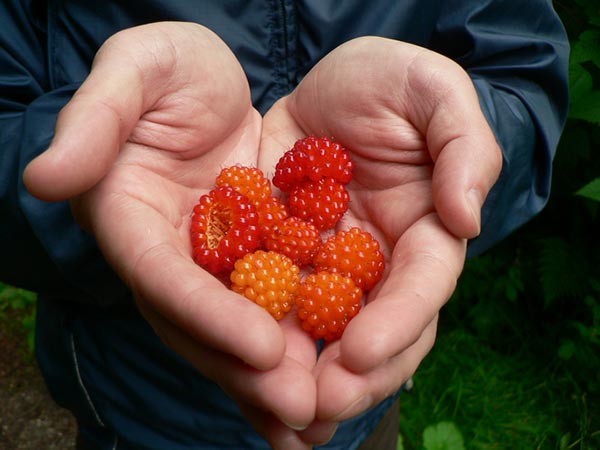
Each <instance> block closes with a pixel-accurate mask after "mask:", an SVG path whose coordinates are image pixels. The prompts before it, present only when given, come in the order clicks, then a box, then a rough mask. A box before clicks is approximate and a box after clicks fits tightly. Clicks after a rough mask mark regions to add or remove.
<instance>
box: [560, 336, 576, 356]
mask: <svg viewBox="0 0 600 450" xmlns="http://www.w3.org/2000/svg"><path fill="white" fill-rule="evenodd" d="M576 351H577V346H576V345H575V342H573V341H572V340H571V339H567V340H566V341H564V342H563V343H562V344H561V345H560V347H558V356H559V358H561V359H563V360H565V361H567V360H569V359H571V357H572V356H573V355H574V354H575V352H576Z"/></svg>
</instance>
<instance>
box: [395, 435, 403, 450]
mask: <svg viewBox="0 0 600 450" xmlns="http://www.w3.org/2000/svg"><path fill="white" fill-rule="evenodd" d="M396 450H404V439H402V435H401V434H400V433H398V443H397V444H396Z"/></svg>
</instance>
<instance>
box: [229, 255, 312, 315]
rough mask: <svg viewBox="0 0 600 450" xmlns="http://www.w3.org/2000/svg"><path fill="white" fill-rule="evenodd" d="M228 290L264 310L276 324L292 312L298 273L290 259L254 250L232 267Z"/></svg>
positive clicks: (298, 278) (298, 283)
mask: <svg viewBox="0 0 600 450" xmlns="http://www.w3.org/2000/svg"><path fill="white" fill-rule="evenodd" d="M230 279H231V283H232V285H231V289H232V290H233V291H235V292H237V293H238V294H242V295H244V296H245V297H246V298H248V299H250V300H252V301H253V302H254V303H256V304H257V305H259V306H261V307H263V308H264V309H266V310H267V311H268V312H269V313H270V314H271V315H272V316H273V317H274V318H275V319H276V320H280V319H282V318H283V317H284V316H285V315H286V313H287V312H288V311H289V310H290V309H291V308H292V305H293V303H294V294H295V293H296V291H297V289H298V286H299V285H300V269H299V268H298V266H297V265H295V264H294V263H293V262H292V260H291V259H290V258H288V257H287V256H285V255H282V254H280V253H277V252H273V251H269V252H266V251H263V250H257V251H256V252H254V253H249V254H247V255H246V256H244V257H243V258H242V259H240V260H238V261H237V262H236V263H235V266H234V270H233V272H231V276H230Z"/></svg>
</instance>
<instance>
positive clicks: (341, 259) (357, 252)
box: [313, 227, 385, 291]
mask: <svg viewBox="0 0 600 450" xmlns="http://www.w3.org/2000/svg"><path fill="white" fill-rule="evenodd" d="M313 265H314V267H315V270H329V271H331V272H337V273H341V274H343V275H345V276H347V277H350V278H352V280H354V283H356V285H357V286H358V287H360V288H361V289H362V290H363V291H368V290H370V289H373V287H374V286H375V285H376V284H377V283H378V282H379V280H381V277H382V276H383V271H384V269H385V260H384V257H383V253H381V251H380V245H379V242H377V240H376V239H375V238H374V237H373V236H372V235H371V233H369V232H366V231H363V230H361V229H359V228H356V227H354V228H351V229H350V230H348V231H339V232H337V233H336V234H335V235H334V236H331V237H330V238H329V239H327V240H326V241H325V242H324V243H323V245H322V246H321V248H320V249H319V251H318V252H317V253H316V255H315V257H314V258H313Z"/></svg>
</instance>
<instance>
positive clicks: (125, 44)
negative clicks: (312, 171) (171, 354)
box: [24, 23, 316, 449]
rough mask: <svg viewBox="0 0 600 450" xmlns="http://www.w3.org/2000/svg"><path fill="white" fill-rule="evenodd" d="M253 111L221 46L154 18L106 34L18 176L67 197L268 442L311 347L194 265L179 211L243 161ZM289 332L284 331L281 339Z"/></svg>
mask: <svg viewBox="0 0 600 450" xmlns="http://www.w3.org/2000/svg"><path fill="white" fill-rule="evenodd" d="M261 126H262V118H261V117H260V115H259V114H258V112H257V111H256V110H254V108H253V107H252V105H251V100H250V91H249V87H248V83H247V80H246V77H245V74H244V72H243V70H242V69H241V66H240V65H239V63H238V61H237V60H236V58H235V57H234V56H233V54H232V53H231V52H230V50H229V49H228V48H227V46H226V45H225V44H224V43H223V42H222V41H221V40H220V39H219V38H218V37H217V36H216V35H215V34H213V33H212V32H210V31H209V30H207V29H206V28H204V27H202V26H199V25H195V24H189V23H155V24H151V25H145V26H141V27H136V28H132V29H128V30H125V31H122V32H120V33H117V34H116V35H114V36H113V37H111V38H110V39H109V40H108V41H107V42H106V43H105V44H104V45H103V46H102V47H101V49H100V50H99V52H98V54H97V56H96V58H95V60H94V64H93V67H92V71H91V73H90V75H89V77H88V78H87V79H86V81H85V82H84V83H83V84H82V86H81V88H80V89H79V90H78V91H77V92H76V94H75V95H74V97H73V98H72V100H71V101H70V102H69V103H68V105H67V106H66V107H65V108H64V109H63V110H62V111H61V112H60V115H59V118H58V122H57V127H56V134H55V137H54V139H53V141H52V143H51V146H50V148H49V149H48V150H47V151H46V152H45V153H43V154H42V155H40V156H39V157H38V158H36V159H35V160H34V161H32V162H31V163H30V165H29V166H28V167H27V169H26V172H25V174H24V177H25V182H26V185H27V187H28V189H29V190H30V191H31V193H32V194H34V195H36V196H37V197H39V198H41V199H44V200H49V201H53V200H62V199H70V200H71V206H72V210H73V213H74V215H75V217H76V219H77V220H78V221H79V223H80V224H81V225H82V227H84V228H85V229H87V230H89V231H90V232H91V233H92V234H93V235H94V237H95V238H96V240H97V242H98V245H99V246H100V248H101V250H102V251H103V253H104V255H105V257H106V259H107V261H108V262H109V263H110V264H111V265H112V266H113V267H114V269H115V270H116V272H117V273H118V274H119V275H120V277H121V278H122V279H123V280H124V282H125V283H127V285H128V286H129V287H130V288H131V290H132V291H133V293H134V296H135V298H136V300H137V302H138V305H139V308H140V310H141V312H142V313H143V314H144V316H145V317H146V319H147V320H148V321H149V323H150V324H151V325H152V327H153V328H154V329H155V330H156V332H157V334H158V335H159V336H160V337H161V338H162V339H163V341H164V342H165V343H166V344H168V345H169V346H171V347H172V348H173V349H174V350H175V351H177V352H178V353H180V354H181V355H183V356H184V357H186V358H187V359H188V360H189V361H191V362H192V363H193V364H194V365H195V366H196V367H197V368H198V369H199V370H200V372H202V373H203V374H204V375H206V376H208V377H209V378H211V379H213V380H214V381H216V382H217V383H219V384H220V385H221V387H222V388H223V389H224V390H225V391H226V392H228V393H229V394H230V395H231V396H232V397H233V398H234V399H235V400H236V401H237V402H238V403H239V404H240V406H241V407H242V410H243V411H244V412H245V413H246V414H247V415H248V418H249V419H250V420H251V421H252V422H253V423H254V425H255V426H256V427H257V429H259V431H260V432H262V433H263V434H264V435H265V436H266V437H267V439H269V440H271V441H272V442H274V445H275V446H284V447H285V448H290V449H291V448H305V447H306V446H305V445H304V444H302V443H301V442H300V441H299V440H298V438H297V436H296V434H295V433H294V432H293V431H292V430H291V429H290V428H289V427H287V426H285V425H283V424H282V422H281V421H283V422H285V423H287V424H289V425H291V426H292V427H294V428H301V427H304V426H306V425H307V424H309V423H310V422H311V421H312V420H313V418H314V413H315V408H316V406H315V404H316V391H315V390H316V383H315V380H314V377H313V375H312V374H311V372H310V370H311V369H312V366H314V360H315V359H316V358H315V351H314V349H313V350H312V352H310V351H309V352H296V353H294V351H293V348H294V345H293V344H292V345H290V344H288V345H287V350H286V337H285V336H284V333H283V332H282V329H281V327H280V326H279V325H278V324H277V323H276V322H275V321H274V320H273V319H272V318H271V316H270V315H269V314H268V313H266V312H265V311H264V310H262V309H261V308H259V307H258V306H256V305H255V304H253V303H252V302H249V301H247V300H245V299H243V298H242V297H241V296H239V295H237V294H235V293H233V292H231V291H229V290H228V289H226V288H225V287H224V285H223V284H222V283H221V282H219V281H218V280H217V279H216V278H215V277H213V276H212V275H210V274H209V273H207V272H206V271H204V270H203V269H201V268H200V267H199V266H197V265H196V264H194V262H193V261H192V259H191V244H190V238H189V226H190V213H191V211H192V208H193V206H194V204H195V203H196V202H197V201H198V198H199V197H200V195H202V194H204V193H206V192H208V190H209V189H211V188H212V187H213V185H214V179H215V177H216V176H217V175H218V173H219V171H220V169H221V168H222V167H225V166H228V165H233V164H244V165H249V166H256V165H257V162H258V149H259V144H260V136H261ZM293 336H294V332H293V331H292V332H290V333H288V337H287V339H288V340H289V341H290V342H293V339H294V337H293Z"/></svg>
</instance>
